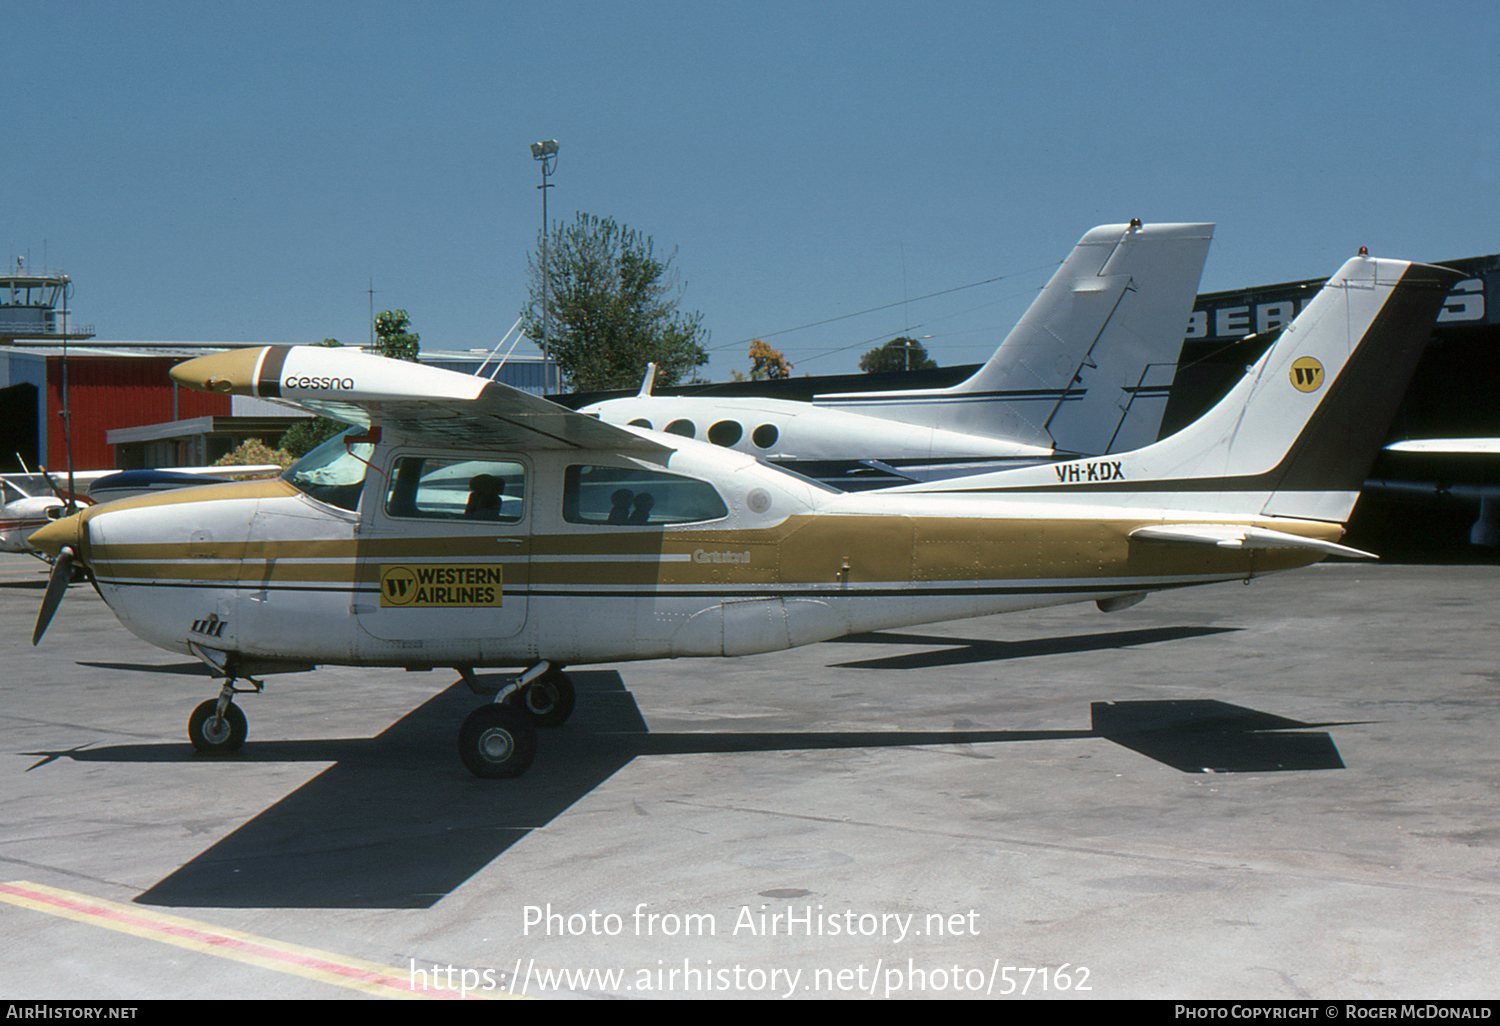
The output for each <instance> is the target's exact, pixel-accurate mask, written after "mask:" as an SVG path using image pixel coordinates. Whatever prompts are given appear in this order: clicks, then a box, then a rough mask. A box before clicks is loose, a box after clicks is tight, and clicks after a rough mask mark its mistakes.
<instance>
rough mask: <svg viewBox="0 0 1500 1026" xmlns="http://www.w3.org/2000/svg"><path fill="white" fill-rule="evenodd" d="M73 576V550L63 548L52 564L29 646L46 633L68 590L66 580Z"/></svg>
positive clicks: (33, 644)
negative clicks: (50, 574)
mask: <svg viewBox="0 0 1500 1026" xmlns="http://www.w3.org/2000/svg"><path fill="white" fill-rule="evenodd" d="M72 576H73V550H72V549H70V548H67V547H66V546H64V548H63V550H62V551H61V552H59V553H58V554H57V562H55V563H53V564H52V576H51V577H49V578H47V591H46V592H45V593H44V594H43V595H42V608H41V609H39V610H38V611H37V614H36V630H34V631H32V632H31V644H32V646H33V647H35V645H36V643H37V642H39V641H41V640H42V635H43V634H45V633H47V625H48V624H49V623H51V622H52V614H53V613H55V612H57V606H58V604H59V603H60V602H62V599H63V593H64V592H66V591H67V590H68V579H69V578H70V577H72Z"/></svg>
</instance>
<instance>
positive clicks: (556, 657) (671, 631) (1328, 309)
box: [31, 256, 1458, 777]
mask: <svg viewBox="0 0 1500 1026" xmlns="http://www.w3.org/2000/svg"><path fill="white" fill-rule="evenodd" d="M1457 278H1458V276H1457V274H1456V273H1455V272H1452V271H1449V270H1447V269H1445V268H1440V267H1430V266H1424V265H1420V264H1410V263H1406V262H1402V261H1394V260H1377V259H1371V258H1368V257H1365V256H1360V257H1357V258H1355V259H1353V260H1351V261H1349V262H1348V263H1346V264H1345V265H1344V266H1343V267H1342V268H1341V269H1340V270H1339V271H1338V273H1337V274H1335V275H1334V276H1333V277H1332V278H1331V279H1330V280H1329V282H1328V284H1327V285H1326V286H1324V288H1323V289H1322V290H1321V291H1320V292H1319V293H1318V295H1317V296H1316V297H1315V298H1314V299H1313V301H1312V302H1310V303H1309V304H1308V305H1307V307H1306V308H1305V309H1304V310H1303V311H1302V313H1301V314H1300V315H1299V316H1298V317H1297V319H1296V320H1295V322H1294V323H1292V324H1291V325H1289V326H1288V327H1287V328H1286V329H1285V331H1284V332H1283V333H1282V335H1281V337H1280V338H1279V339H1278V340H1277V341H1276V343H1275V344H1274V345H1273V346H1272V347H1271V348H1270V349H1269V350H1268V351H1267V352H1266V353H1265V355H1264V356H1262V357H1261V359H1260V360H1259V361H1257V362H1256V363H1255V364H1254V365H1253V366H1252V367H1250V368H1248V369H1247V373H1246V375H1245V377H1244V378H1243V379H1242V380H1241V381H1240V382H1239V383H1238V384H1237V385H1236V386H1235V387H1234V388H1233V389H1232V390H1231V391H1230V393H1229V394H1228V395H1227V396H1226V397H1225V398H1224V399H1223V401H1221V402H1220V403H1219V404H1218V405H1217V406H1216V407H1214V408H1213V409H1212V410H1210V411H1209V412H1208V413H1207V414H1205V415H1204V416H1203V417H1202V418H1201V419H1200V420H1198V421H1197V422H1195V423H1194V424H1192V425H1189V426H1188V427H1187V428H1185V429H1184V430H1182V431H1180V432H1178V433H1177V434H1175V435H1173V436H1171V437H1169V438H1167V439H1164V440H1162V441H1160V442H1156V443H1154V444H1152V445H1149V446H1146V447H1144V448H1142V449H1139V450H1135V451H1132V452H1127V453H1121V454H1117V455H1113V456H1109V457H1104V458H1090V459H1084V460H1071V461H1063V462H1059V463H1054V464H1049V465H1038V466H1031V467H1023V468H1018V469H1011V470H1003V471H997V472H993V473H988V474H982V475H977V476H971V477H964V478H955V479H949V480H945V481H938V482H929V483H923V484H913V485H905V486H901V487H897V488H893V489H887V490H883V491H872V492H859V493H842V492H836V491H834V490H831V489H825V488H823V487H821V486H819V485H817V484H816V483H815V482H811V481H808V480H806V479H804V478H801V477H798V476H796V475H793V474H789V473H786V472H784V471H781V470H778V469H776V468H774V467H772V466H768V465H766V464H764V463H762V462H760V461H758V460H756V459H754V458H753V457H751V456H748V455H746V454H743V453H737V452H733V451H729V450H726V449H723V448H720V447H717V446H713V445H709V444H705V443H700V442H694V441H692V440H689V439H684V438H678V437H675V436H672V435H666V434H658V433H656V432H651V431H645V430H639V429H631V428H623V427H618V426H615V425H612V424H607V423H601V422H600V421H598V420H596V419H594V418H592V417H588V416H585V415H583V414H581V413H576V412H574V411H571V410H567V409H564V408H562V407H560V406H556V405H554V404H552V403H549V402H547V401H545V400H542V399H538V398H536V397H533V396H529V395H527V394H525V393H523V392H520V391H517V390H515V389H512V388H509V387H507V386H505V385H501V384H498V383H494V382H488V381H484V380H482V379H476V378H473V377H469V376H465V375H459V374H454V373H451V372H447V371H443V370H439V369H435V368H426V367H422V366H413V365H412V364H408V363H399V362H394V361H390V360H386V359H384V358H381V357H377V356H372V355H367V354H361V353H357V352H351V351H347V350H339V349H326V348H322V347H316V346H304V347H281V346H274V347H268V348H264V349H257V350H240V351H237V352H230V353H223V354H219V355H213V356H206V357H200V358H198V359H195V360H191V361H188V362H186V363H183V364H180V365H178V366H177V367H175V368H173V370H172V372H171V373H172V376H173V378H174V379H175V380H176V381H178V382H179V383H180V384H183V385H190V386H192V387H196V388H204V389H209V390H213V391H221V392H231V393H235V394H249V395H256V396H260V397H262V398H272V399H279V400H283V401H291V402H294V403H297V404H299V405H302V406H304V407H307V408H309V409H312V410H315V411H317V412H320V413H324V414H326V415H330V416H334V417H339V418H341V419H344V420H346V421H349V422H351V423H355V424H357V425H362V426H364V431H363V433H362V434H360V435H354V434H349V435H345V436H344V437H343V439H342V440H340V439H334V440H331V441H330V442H329V443H325V444H324V445H323V446H321V447H319V448H318V449H316V450H314V451H313V452H312V453H310V454H309V455H308V456H307V457H305V458H304V459H303V460H302V461H301V462H299V463H298V464H296V465H294V466H293V467H292V468H290V469H289V470H288V471H287V472H286V473H285V474H284V475H283V476H282V477H281V478H279V479H276V480H271V481H257V482H244V483H234V484H226V485H214V486H209V487H206V488H192V489H184V490H182V491H178V492H171V493H165V494H161V495H154V496H143V497H141V498H136V499H126V500H122V501H119V502H114V503H108V504H103V505H99V506H94V507H92V508H90V509H87V510H84V511H82V512H80V513H78V514H76V515H73V516H71V517H68V518H66V519H63V520H58V521H56V522H54V523H52V524H50V525H48V526H47V527H44V528H42V529H41V530H40V531H38V532H37V533H36V534H34V535H33V536H32V539H31V540H32V542H33V544H35V545H36V546H38V547H39V548H41V549H44V550H46V551H48V552H50V553H55V554H56V555H57V559H56V562H55V564H54V568H53V574H52V579H51V581H50V582H49V584H48V588H47V593H46V595H45V596H44V597H43V601H42V607H41V610H40V612H39V615H38V618H37V626H36V631H35V633H34V634H33V643H36V642H37V641H39V640H40V638H41V635H42V632H43V631H44V630H45V629H46V627H47V624H48V622H49V621H50V619H51V617H52V615H53V613H54V612H55V611H56V609H57V606H58V603H59V601H60V600H61V599H62V597H63V593H64V591H65V589H66V587H67V581H68V577H69V573H70V567H71V566H72V565H74V564H75V563H78V564H82V565H84V566H86V567H87V568H88V569H89V570H90V571H91V574H92V579H93V583H94V586H95V588H96V589H97V590H98V592H99V594H100V595H101V596H102V597H103V598H104V600H105V602H107V603H108V604H109V606H110V608H111V610H112V611H113V612H114V613H115V615H116V616H117V617H118V618H119V619H120V621H121V622H122V623H123V624H124V625H125V626H126V627H127V628H129V629H130V630H131V631H132V632H134V633H135V634H137V635H138V636H140V637H141V638H143V639H145V640H146V641H149V642H151V643H152V644H154V645H158V646H160V647H161V648H164V649H167V650H169V651H173V652H181V653H192V654H193V655H195V656H197V657H198V658H200V659H201V660H203V661H204V662H205V663H207V664H208V665H209V666H210V667H211V668H212V670H213V672H214V673H215V675H217V676H220V677H222V678H223V679H224V683H223V685H222V688H221V690H220V693H219V695H218V697H217V698H216V699H210V700H208V701H206V702H204V703H202V704H201V705H200V706H199V707H198V708H197V709H196V710H195V711H194V712H193V714H192V717H191V718H190V720H189V735H190V737H191V740H192V742H193V744H194V745H195V746H196V747H197V748H198V749H199V750H200V751H206V752H215V751H233V750H235V749H238V748H239V747H240V746H241V744H242V743H243V742H244V740H245V736H246V721H245V716H244V713H243V712H242V711H241V710H240V709H239V707H238V706H237V705H235V704H234V701H233V700H234V698H235V696H236V694H238V693H240V692H241V691H245V690H251V689H253V690H255V691H260V690H261V689H262V687H263V685H262V683H261V682H260V681H259V680H257V679H255V677H254V676H252V675H253V674H264V673H272V672H277V671H297V670H308V669H311V668H313V667H314V666H315V665H317V664H339V665H357V666H389V667H408V668H431V667H437V666H448V667H453V668H454V669H456V670H457V672H458V673H459V675H460V677H461V678H462V679H463V680H465V681H466V682H468V683H469V684H470V686H471V687H473V688H474V689H475V690H476V691H478V692H480V693H485V692H486V691H488V692H491V693H493V700H492V701H491V702H489V703H487V704H485V705H483V706H481V707H480V708H478V709H476V710H475V711H474V712H473V713H471V714H470V715H469V716H468V717H467V718H466V719H465V721H464V723H463V725H462V728H461V729H460V731H459V751H460V755H461V757H462V759H463V762H464V763H465V765H466V766H467V767H468V768H469V769H470V770H471V771H472V772H473V773H475V774H476V775H478V776H482V777H498V776H515V775H517V774H519V773H521V772H524V770H525V769H526V767H527V766H528V765H529V764H530V762H531V759H532V757H533V755H534V753H535V748H536V728H537V726H548V725H554V724H557V723H560V722H562V721H563V720H564V719H566V718H567V715H568V714H569V712H570V711H571V709H572V705H573V700H574V693H573V688H572V685H571V683H570V682H569V680H568V678H567V676H566V674H564V673H563V672H561V671H562V667H563V666H564V665H565V664H580V663H601V662H618V661H625V660H635V659H655V658H666V657H678V656H726V655H742V654H749V653H755V652H767V651H774V650H778V649H784V648H791V647H795V646H799V645H806V644H810V643H813V642H817V641H823V640H827V639H832V638H836V637H840V636H843V635H846V634H850V633H854V632H862V631H871V630H880V629H886V628H894V627H902V626H909V625H912V624H919V623H928V622H934V621H940V620H948V619H956V618H961V617H971V616H982V615H987V614H991V613H998V612H1005V611H1010V610H1019V609H1029V608H1036V607H1041V606H1049V605H1058V604H1063V603H1070V602H1086V601H1092V602H1095V603H1097V604H1098V605H1099V607H1100V608H1101V609H1103V610H1105V611H1113V610H1116V609H1122V608H1125V607H1127V606H1129V605H1132V604H1134V603H1136V602H1138V601H1140V600H1141V599H1142V598H1143V597H1144V596H1145V595H1146V594H1147V593H1149V592H1152V591H1159V590H1163V589H1171V588H1180V587H1185V586H1189V585H1197V584H1207V583H1211V582H1218V581H1229V580H1235V579H1245V580H1248V579H1250V578H1252V577H1255V576H1258V575H1260V574H1265V573H1270V572H1273V571H1278V570H1286V569H1290V568H1294V567H1299V566H1304V565H1307V564H1309V563H1312V562H1316V561H1317V560H1319V559H1322V558H1323V557H1325V556H1327V555H1329V554H1339V555H1345V556H1361V555H1368V554H1367V553H1360V552H1358V551H1356V550H1354V549H1350V548H1348V547H1346V546H1343V545H1340V544H1339V543H1338V539H1339V538H1340V537H1341V536H1342V534H1343V527H1342V524H1343V522H1344V521H1345V520H1346V519H1347V518H1348V516H1349V513H1350V511H1351V510H1352V508H1353V505H1354V502H1355V499H1356V498H1357V495H1358V489H1359V487H1360V484H1361V482H1362V481H1363V480H1364V477H1365V474H1366V472H1367V471H1368V469H1369V466H1370V463H1371V461H1372V460H1373V458H1374V455H1375V453H1376V451H1377V449H1378V448H1379V446H1380V443H1381V441H1382V439H1383V436H1384V432H1385V429H1386V426H1387V424H1388V423H1389V420H1390V418H1391V416H1392V415H1393V413H1394V411H1395V408H1396V406H1397V404H1398V403H1399V401H1400V399H1401V396H1402V394H1403V392H1404V391H1405V388H1406V384H1407V382H1408V380H1409V378H1410V376H1411V372H1412V370H1413V369H1414V367H1415V365H1416V361H1417V358H1418V356H1419V355H1420V353H1421V352H1422V349H1423V346H1424V344H1425V342H1426V339H1427V336H1428V333H1429V331H1430V329H1431V326H1432V324H1433V323H1434V321H1435V320H1436V316H1437V313H1438V310H1439V308H1440V306H1441V305H1442V303H1443V300H1444V296H1445V295H1446V293H1447V289H1448V288H1449V286H1450V285H1451V284H1452V283H1453V282H1454V281H1456V280H1457ZM516 666H521V667H525V669H524V670H523V671H522V672H521V673H520V675H519V676H514V677H509V676H507V677H500V678H498V679H499V680H500V683H499V684H492V685H489V686H487V685H486V682H485V681H484V680H482V679H481V678H480V676H479V675H477V674H476V673H475V670H476V669H478V668H482V667H516ZM486 677H490V678H491V679H495V678H494V677H493V676H492V675H486ZM240 679H244V680H247V681H248V682H249V684H250V685H251V687H250V688H237V687H236V686H235V682H236V680H240Z"/></svg>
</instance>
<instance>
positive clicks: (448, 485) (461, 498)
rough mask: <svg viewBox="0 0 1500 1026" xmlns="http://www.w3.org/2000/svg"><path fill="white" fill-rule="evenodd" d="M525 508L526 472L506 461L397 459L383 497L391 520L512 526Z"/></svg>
mask: <svg viewBox="0 0 1500 1026" xmlns="http://www.w3.org/2000/svg"><path fill="white" fill-rule="evenodd" d="M525 508H526V468H525V467H524V466H522V465H521V464H520V463H516V462H513V461H511V460H487V459H474V460H457V459H446V458H440V457H434V456H402V457H400V458H399V459H397V460H396V465H395V468H394V469H393V471H392V473H391V483H390V488H389V489H387V491H386V496H385V511H386V514H387V515H388V516H392V517H418V518H424V519H428V520H478V521H488V522H490V523H496V522H501V523H511V524H513V523H516V522H517V521H519V520H520V519H521V515H522V513H523V512H524V511H525Z"/></svg>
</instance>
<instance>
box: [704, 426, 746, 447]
mask: <svg viewBox="0 0 1500 1026" xmlns="http://www.w3.org/2000/svg"><path fill="white" fill-rule="evenodd" d="M744 434H745V429H744V428H743V427H741V426H740V424H739V421H735V420H721V421H719V422H718V423H717V424H715V425H714V426H713V427H711V428H709V429H708V440H709V441H710V442H712V443H714V444H715V445H722V446H723V447H724V448H726V449H727V448H729V447H730V446H731V445H733V444H734V443H735V442H738V441H739V440H740V439H741V438H742V437H744Z"/></svg>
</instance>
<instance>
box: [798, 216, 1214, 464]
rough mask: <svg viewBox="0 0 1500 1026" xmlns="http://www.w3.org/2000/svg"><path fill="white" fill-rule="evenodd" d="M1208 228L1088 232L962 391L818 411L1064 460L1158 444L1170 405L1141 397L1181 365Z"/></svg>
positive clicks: (900, 395) (893, 395)
mask: <svg viewBox="0 0 1500 1026" xmlns="http://www.w3.org/2000/svg"><path fill="white" fill-rule="evenodd" d="M1213 228H1214V226H1213V225H1212V224H1153V225H1142V224H1141V223H1140V222H1139V221H1132V222H1131V223H1130V224H1128V225H1127V224H1114V225H1102V226H1100V227H1098V228H1094V229H1092V230H1091V231H1089V232H1088V233H1087V234H1085V235H1084V237H1083V238H1082V239H1080V240H1079V242H1078V245H1077V246H1075V247H1074V248H1073V252H1072V253H1071V254H1070V255H1069V256H1068V258H1067V259H1066V260H1064V261H1063V263H1062V266H1061V267H1059V268H1058V270H1057V272H1056V273H1055V274H1053V276H1052V280H1051V281H1050V282H1048V283H1047V286H1046V287H1045V288H1044V289H1043V290H1042V292H1041V294H1040V295H1039V296H1038V297H1037V298H1036V300H1035V301H1034V302H1033V303H1032V304H1031V307H1030V309H1028V310H1027V311H1026V313H1025V315H1024V316H1023V317H1022V318H1021V320H1020V321H1019V322H1018V323H1017V324H1016V326H1015V328H1013V329H1012V330H1011V332H1010V334H1009V335H1007V336H1006V338H1005V341H1004V342H1002V343H1001V344H1000V347H999V348H998V349H997V350H995V353H994V355H993V356H991V357H990V359H989V362H988V363H986V364H985V365H984V366H983V367H981V368H980V369H979V370H978V371H977V372H976V373H975V374H974V375H973V376H972V377H970V378H969V379H968V380H967V381H964V382H962V383H960V384H958V385H954V386H952V387H951V388H944V389H921V390H913V391H906V392H869V393H854V394H842V395H822V396H818V397H817V398H816V399H815V400H814V401H815V402H817V403H818V404H819V405H828V406H834V407H838V408H843V409H848V410H850V411H851V412H856V413H864V414H868V415H870V416H877V417H886V418H888V419H891V420H899V421H904V422H907V423H912V424H921V425H923V426H928V427H937V428H943V429H946V430H949V431H960V432H963V433H965V434H973V435H982V436H986V437H991V438H1004V439H1006V440H1008V441H1017V442H1025V443H1028V444H1032V445H1041V446H1045V447H1048V448H1056V449H1059V450H1061V451H1064V452H1087V453H1102V452H1108V451H1111V449H1112V448H1114V449H1119V448H1129V447H1130V444H1125V439H1127V438H1128V439H1132V440H1135V439H1139V442H1138V444H1145V443H1146V442H1148V441H1150V440H1151V439H1154V438H1155V437H1156V432H1157V430H1158V428H1159V427H1160V424H1161V415H1162V413H1163V411H1164V410H1165V408H1166V393H1165V391H1164V390H1159V389H1157V390H1154V391H1157V392H1158V393H1159V394H1157V395H1155V396H1149V395H1148V394H1147V393H1148V391H1153V390H1151V389H1149V387H1147V388H1143V386H1144V385H1146V382H1147V381H1148V375H1149V374H1150V371H1151V369H1152V368H1153V367H1154V366H1166V367H1167V368H1169V369H1170V368H1171V367H1173V366H1175V365H1176V363H1177V357H1178V353H1179V351H1180V350H1181V348H1182V337H1183V333H1184V331H1185V329H1186V326H1187V321H1188V318H1189V316H1190V315H1191V314H1192V309H1193V300H1194V298H1195V294H1196V293H1197V290H1198V280H1199V278H1200V277H1201V275H1202V273H1203V262H1204V260H1205V259H1206V258H1207V256H1208V245H1209V242H1210V240H1211V239H1212V237H1213ZM1163 382H1164V383H1165V384H1170V373H1168V374H1167V375H1166V376H1165V377H1164V378H1163ZM1127 413H1129V415H1130V419H1129V430H1128V432H1126V433H1122V431H1121V428H1122V424H1124V423H1125V420H1126V414H1127ZM1132 444H1134V443H1132Z"/></svg>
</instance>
